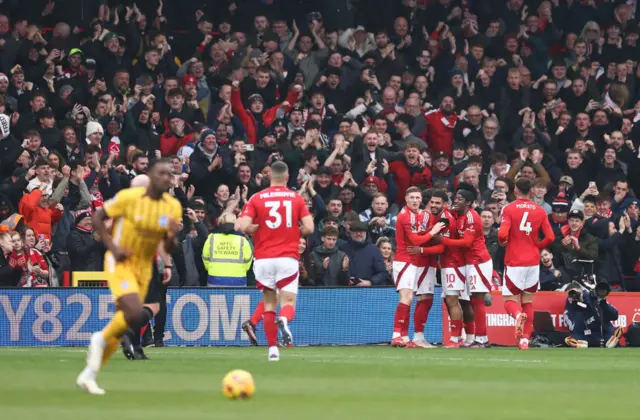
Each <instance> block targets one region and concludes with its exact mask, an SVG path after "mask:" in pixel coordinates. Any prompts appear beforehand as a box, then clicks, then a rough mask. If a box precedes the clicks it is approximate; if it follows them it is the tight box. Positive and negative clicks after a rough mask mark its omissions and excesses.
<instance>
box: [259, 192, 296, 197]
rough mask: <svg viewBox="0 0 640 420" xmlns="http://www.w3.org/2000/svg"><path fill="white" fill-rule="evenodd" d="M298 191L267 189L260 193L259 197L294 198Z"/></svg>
mask: <svg viewBox="0 0 640 420" xmlns="http://www.w3.org/2000/svg"><path fill="white" fill-rule="evenodd" d="M296 196H298V193H295V192H293V191H269V192H264V193H260V198H294V197H296Z"/></svg>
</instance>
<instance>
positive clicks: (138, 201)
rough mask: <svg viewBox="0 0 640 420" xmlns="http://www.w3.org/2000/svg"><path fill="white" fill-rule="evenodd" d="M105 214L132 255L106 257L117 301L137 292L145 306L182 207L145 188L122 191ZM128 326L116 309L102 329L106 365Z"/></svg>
mask: <svg viewBox="0 0 640 420" xmlns="http://www.w3.org/2000/svg"><path fill="white" fill-rule="evenodd" d="M104 211H105V212H106V214H107V216H108V217H110V218H112V219H113V230H112V236H113V242H114V244H115V245H117V246H118V247H120V248H128V249H130V250H131V252H132V254H131V255H130V256H129V257H127V258H126V259H125V260H124V261H121V262H117V261H116V260H115V258H114V257H113V255H112V254H111V252H108V251H107V253H106V254H105V258H104V267H105V272H106V274H107V281H108V283H109V289H111V293H112V294H113V299H114V301H116V302H117V300H118V299H119V298H120V297H122V296H124V295H128V294H131V293H136V294H138V297H139V299H140V301H141V302H143V303H144V299H145V297H146V295H147V290H148V288H149V283H150V282H151V276H152V275H153V259H154V258H155V255H156V251H157V249H158V245H159V244H160V243H161V242H162V240H163V239H164V238H165V236H166V234H167V228H168V227H169V220H171V219H173V220H174V221H176V222H178V221H179V220H181V219H182V206H181V205H180V202H178V200H176V199H175V198H173V197H172V196H171V195H169V194H167V193H164V194H163V195H162V198H161V199H159V200H154V199H152V198H151V197H149V196H147V189H146V188H145V187H137V188H129V189H126V190H122V191H120V192H119V193H118V194H116V196H115V197H114V198H113V199H111V200H109V201H107V202H106V203H104ZM128 327H129V326H128V325H127V322H126V320H125V318H124V313H123V312H122V311H121V310H116V313H115V315H114V316H113V319H112V320H111V322H109V324H108V325H107V326H106V327H105V328H104V329H103V330H102V335H103V337H104V339H105V341H106V343H107V345H106V347H105V349H104V353H103V356H102V365H103V366H104V364H105V363H106V362H107V361H108V360H109V358H110V357H111V355H112V354H113V353H114V352H115V351H116V349H117V348H118V345H119V343H120V340H121V338H122V335H123V334H124V333H125V332H126V330H127V328H128Z"/></svg>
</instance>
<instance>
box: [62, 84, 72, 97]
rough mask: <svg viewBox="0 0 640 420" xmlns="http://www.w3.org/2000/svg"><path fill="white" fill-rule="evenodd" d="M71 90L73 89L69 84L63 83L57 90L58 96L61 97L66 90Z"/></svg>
mask: <svg viewBox="0 0 640 420" xmlns="http://www.w3.org/2000/svg"><path fill="white" fill-rule="evenodd" d="M73 90H74V89H73V86H71V85H63V86H62V87H61V88H60V91H59V93H60V97H61V98H64V95H65V94H66V93H67V92H68V91H71V92H73Z"/></svg>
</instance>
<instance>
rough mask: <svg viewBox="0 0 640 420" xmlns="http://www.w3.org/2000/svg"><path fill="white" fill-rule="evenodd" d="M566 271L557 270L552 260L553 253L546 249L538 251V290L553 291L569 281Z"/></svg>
mask: <svg viewBox="0 0 640 420" xmlns="http://www.w3.org/2000/svg"><path fill="white" fill-rule="evenodd" d="M569 280H570V278H569V276H568V274H567V273H564V272H562V271H561V270H558V269H557V268H556V267H555V264H554V261H553V254H552V253H551V251H550V250H548V249H543V250H542V251H541V252H540V290H544V291H554V290H558V289H560V288H561V287H562V286H564V285H565V284H567V283H569Z"/></svg>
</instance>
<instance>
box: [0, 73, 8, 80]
mask: <svg viewBox="0 0 640 420" xmlns="http://www.w3.org/2000/svg"><path fill="white" fill-rule="evenodd" d="M1 80H4V81H5V82H9V78H8V77H7V75H6V74H4V73H0V81H1Z"/></svg>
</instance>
